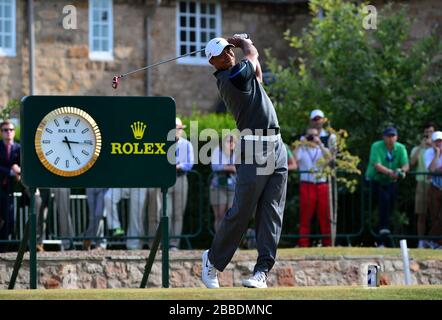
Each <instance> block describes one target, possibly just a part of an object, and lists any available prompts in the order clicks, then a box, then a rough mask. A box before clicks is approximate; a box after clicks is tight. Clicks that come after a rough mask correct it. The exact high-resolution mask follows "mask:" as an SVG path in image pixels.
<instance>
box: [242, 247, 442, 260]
mask: <svg viewBox="0 0 442 320" xmlns="http://www.w3.org/2000/svg"><path fill="white" fill-rule="evenodd" d="M408 250H409V257H410V259H415V260H442V250H430V249H408ZM248 251H249V250H244V252H248ZM250 252H254V251H253V250H250ZM305 256H324V257H338V256H361V257H363V256H386V257H402V253H401V249H400V248H366V247H318V248H290V249H278V257H281V258H289V257H305Z"/></svg>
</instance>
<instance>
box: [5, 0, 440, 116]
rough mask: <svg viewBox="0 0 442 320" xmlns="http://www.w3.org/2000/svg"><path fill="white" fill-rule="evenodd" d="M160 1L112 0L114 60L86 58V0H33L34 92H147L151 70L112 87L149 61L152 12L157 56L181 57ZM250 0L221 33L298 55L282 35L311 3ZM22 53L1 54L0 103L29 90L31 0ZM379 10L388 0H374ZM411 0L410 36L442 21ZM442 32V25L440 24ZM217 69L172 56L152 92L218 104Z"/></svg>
mask: <svg viewBox="0 0 442 320" xmlns="http://www.w3.org/2000/svg"><path fill="white" fill-rule="evenodd" d="M155 2H156V1H154V0H130V1H127V0H126V1H124V0H114V1H113V3H114V7H113V13H114V60H113V61H107V62H105V61H92V60H90V59H89V57H88V53H89V48H88V36H89V27H88V24H89V23H88V1H86V0H56V1H46V0H35V1H34V6H35V41H36V48H35V61H36V66H35V83H36V94H50V95H57V94H58V95H107V96H111V95H123V96H125V95H135V96H139V95H145V94H146V92H147V89H146V86H147V85H146V74H145V73H144V72H140V73H138V74H134V75H132V76H131V77H130V78H129V77H128V78H126V79H125V80H123V81H122V83H121V85H120V87H119V89H118V90H117V91H115V90H114V89H112V87H111V81H112V77H113V76H114V75H116V74H121V73H124V72H127V71H130V70H133V69H136V68H140V67H142V66H145V65H146V63H147V59H146V51H147V43H146V38H147V31H146V18H147V17H148V16H151V17H152V20H151V32H152V33H151V35H152V43H151V58H150V59H151V61H152V62H157V61H161V60H164V59H167V58H171V57H175V56H176V22H175V21H176V4H175V3H176V2H175V1H174V0H162V1H161V5H160V6H159V7H158V8H157V9H156V10H154V6H153V4H154V3H155ZM263 2H265V1H262V2H261V3H250V2H249V3H247V2H242V1H227V2H226V1H221V4H222V5H221V7H222V34H223V35H224V36H228V35H231V34H233V33H237V32H247V33H250V34H251V36H252V38H253V41H254V43H255V45H256V46H257V48H258V49H259V50H260V52H261V56H262V58H261V61H262V62H263V63H262V64H263V67H264V69H265V58H264V54H263V51H264V49H266V48H271V50H272V53H273V55H274V56H276V57H278V58H279V59H280V60H281V61H282V62H284V61H287V57H288V56H290V55H292V54H293V51H291V49H290V48H289V47H288V45H287V43H286V41H285V40H283V36H282V34H283V32H284V31H286V30H287V29H290V30H291V31H292V33H294V34H298V35H299V34H300V33H301V31H302V28H304V27H305V26H306V25H307V24H308V22H309V20H310V18H311V16H310V15H309V12H308V6H307V4H306V3H297V4H293V3H291V4H287V3H270V4H269V3H267V4H266V3H263ZM16 3H17V39H16V45H17V50H16V51H17V55H16V56H15V57H0V65H1V68H0V87H1V88H2V90H0V106H3V105H5V104H6V103H7V101H8V100H9V99H13V98H15V99H20V98H21V97H22V96H24V95H27V94H29V85H28V74H29V70H28V60H29V59H28V35H27V7H26V1H25V0H17V1H16ZM372 3H373V4H374V5H376V6H377V7H378V9H380V8H381V7H382V6H383V5H384V4H385V3H386V1H384V0H376V1H372ZM396 3H398V4H401V3H407V4H408V5H410V10H409V15H410V18H416V19H417V21H415V22H413V24H412V30H411V36H412V39H417V38H419V37H422V36H425V35H428V34H429V32H430V30H431V28H432V27H434V25H435V23H437V22H440V21H441V20H442V1H439V0H413V1H405V0H403V1H397V2H396ZM69 4H70V5H74V6H75V7H76V8H77V23H78V29H77V30H65V29H63V27H62V22H63V17H64V15H63V13H62V10H63V7H64V6H65V5H69ZM438 30H439V32H442V28H441V27H440V26H439V29H438ZM212 73H213V68H212V67H211V66H209V65H206V66H200V65H184V64H180V63H179V62H171V63H168V64H165V65H162V66H160V67H158V68H154V69H152V73H151V82H152V94H153V95H156V96H165V95H167V96H172V97H174V98H175V101H176V103H177V110H178V113H181V114H189V113H190V111H191V108H192V107H193V106H196V107H197V108H198V109H200V110H203V111H204V110H206V111H208V110H212V111H213V110H214V109H215V106H216V104H217V102H218V101H219V98H218V93H217V89H216V85H215V80H214V78H213V76H212Z"/></svg>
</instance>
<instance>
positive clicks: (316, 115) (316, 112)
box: [310, 109, 324, 119]
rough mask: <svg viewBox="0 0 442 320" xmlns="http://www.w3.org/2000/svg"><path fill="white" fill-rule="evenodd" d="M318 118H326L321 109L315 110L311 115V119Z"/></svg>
mask: <svg viewBox="0 0 442 320" xmlns="http://www.w3.org/2000/svg"><path fill="white" fill-rule="evenodd" d="M316 117H321V118H324V112H322V111H321V110H319V109H316V110H313V111H312V112H311V113H310V119H314V118H316Z"/></svg>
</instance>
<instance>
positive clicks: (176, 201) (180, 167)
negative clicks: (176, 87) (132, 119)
mask: <svg viewBox="0 0 442 320" xmlns="http://www.w3.org/2000/svg"><path fill="white" fill-rule="evenodd" d="M175 124H176V131H175V140H176V174H177V178H176V182H175V185H174V186H173V187H172V188H171V189H170V190H169V193H168V200H167V208H168V210H167V211H168V215H169V217H170V223H169V235H170V236H171V237H177V238H171V239H170V250H172V251H175V250H178V249H179V246H180V238H178V237H179V236H180V235H181V233H182V229H183V217H184V211H185V210H186V204H187V193H188V189H189V184H188V181H187V172H188V171H190V170H192V167H193V162H194V155H193V146H192V144H191V143H190V142H189V141H188V140H187V139H184V138H183V137H182V135H183V129H184V128H186V126H185V125H183V123H182V121H181V119H180V118H176V120H175ZM161 211H162V197H161V190H160V189H158V188H155V189H149V210H148V212H149V214H148V216H149V234H150V235H155V232H156V229H157V227H158V224H159V222H160V217H161ZM152 242H153V241H149V245H150V246H152Z"/></svg>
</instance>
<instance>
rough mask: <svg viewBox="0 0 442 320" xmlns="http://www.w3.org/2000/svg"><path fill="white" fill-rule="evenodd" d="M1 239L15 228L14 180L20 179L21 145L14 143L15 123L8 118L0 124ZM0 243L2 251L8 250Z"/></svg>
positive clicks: (6, 236)
mask: <svg viewBox="0 0 442 320" xmlns="http://www.w3.org/2000/svg"><path fill="white" fill-rule="evenodd" d="M0 129H1V133H2V142H1V143H0V184H1V187H0V188H1V190H0V240H8V238H9V236H10V235H11V234H12V233H13V230H14V203H13V191H14V190H13V187H14V181H17V182H18V181H20V173H21V169H20V145H19V144H18V143H14V136H15V128H14V124H13V123H12V122H10V121H8V120H6V121H4V122H2V123H1V124H0ZM6 247H7V246H6V245H3V244H0V252H4V251H6Z"/></svg>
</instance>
